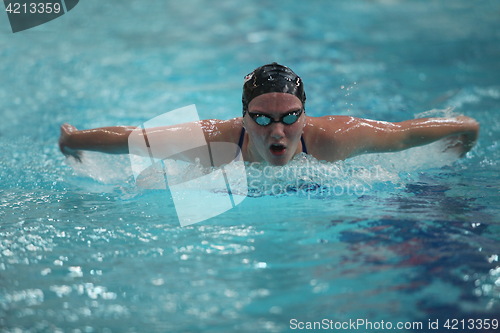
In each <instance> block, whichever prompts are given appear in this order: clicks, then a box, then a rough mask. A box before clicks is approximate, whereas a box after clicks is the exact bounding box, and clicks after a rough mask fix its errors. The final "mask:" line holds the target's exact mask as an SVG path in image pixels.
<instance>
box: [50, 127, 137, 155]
mask: <svg viewBox="0 0 500 333" xmlns="http://www.w3.org/2000/svg"><path fill="white" fill-rule="evenodd" d="M134 129H135V127H131V126H114V127H101V128H94V129H88V130H81V131H79V130H77V129H76V127H74V126H72V125H70V124H63V125H61V135H60V137H59V148H60V149H61V152H62V153H63V154H64V155H66V156H73V157H75V158H76V159H77V160H80V155H81V153H80V151H81V150H91V151H99V152H103V153H108V154H127V153H128V136H129V135H130V133H132V131H133V130H134Z"/></svg>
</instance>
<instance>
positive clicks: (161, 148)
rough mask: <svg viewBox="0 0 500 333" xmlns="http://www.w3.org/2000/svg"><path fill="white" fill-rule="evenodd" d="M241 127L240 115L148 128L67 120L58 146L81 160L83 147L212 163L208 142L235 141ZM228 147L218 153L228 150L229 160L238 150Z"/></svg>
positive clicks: (98, 150) (115, 152)
mask: <svg viewBox="0 0 500 333" xmlns="http://www.w3.org/2000/svg"><path fill="white" fill-rule="evenodd" d="M240 130H241V120H238V118H234V119H231V120H228V121H220V120H215V119H211V120H201V121H197V122H190V123H183V124H179V125H173V126H164V127H154V128H148V129H142V128H140V127H132V126H113V127H101V128H94V129H87V130H77V129H76V128H75V127H74V126H72V125H69V124H64V125H62V126H61V136H60V138H59V148H60V149H61V152H62V153H63V154H64V155H66V156H73V157H75V158H76V159H77V160H78V161H81V151H82V150H91V151H97V152H102V153H108V154H127V153H130V154H135V155H142V156H149V157H154V158H159V159H164V158H174V159H180V160H185V161H195V160H197V159H199V160H201V162H202V163H203V164H207V165H210V159H211V158H210V156H208V155H207V154H209V150H208V146H207V143H209V142H210V143H213V142H226V143H228V142H229V143H231V142H234V141H235V140H237V138H236V137H235V133H236V135H238V134H239V132H240ZM235 147H236V145H235ZM221 150H223V151H224V152H222V151H221ZM225 150H228V148H218V149H217V157H218V158H219V159H223V158H222V157H221V156H219V155H224V156H225V154H226V153H227V154H229V155H228V156H229V157H227V159H228V162H230V161H231V160H232V159H234V156H235V153H236V152H232V151H231V152H225ZM229 150H230V149H229ZM228 162H227V163H228Z"/></svg>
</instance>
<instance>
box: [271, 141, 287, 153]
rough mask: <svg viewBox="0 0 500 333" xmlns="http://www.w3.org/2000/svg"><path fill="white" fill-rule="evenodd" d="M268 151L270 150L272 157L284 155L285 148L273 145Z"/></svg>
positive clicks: (276, 144)
mask: <svg viewBox="0 0 500 333" xmlns="http://www.w3.org/2000/svg"><path fill="white" fill-rule="evenodd" d="M269 150H271V153H272V154H273V155H283V154H284V153H285V150H286V147H285V146H284V145H282V144H279V143H273V144H272V145H271V146H270V147H269Z"/></svg>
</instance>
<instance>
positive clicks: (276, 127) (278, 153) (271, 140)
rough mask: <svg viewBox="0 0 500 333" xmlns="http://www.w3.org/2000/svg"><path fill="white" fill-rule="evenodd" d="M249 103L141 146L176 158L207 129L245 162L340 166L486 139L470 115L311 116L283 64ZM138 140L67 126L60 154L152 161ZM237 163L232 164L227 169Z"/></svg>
mask: <svg viewBox="0 0 500 333" xmlns="http://www.w3.org/2000/svg"><path fill="white" fill-rule="evenodd" d="M242 102H243V113H242V116H241V117H237V118H233V119H230V120H216V119H210V120H201V121H198V122H192V123H184V124H179V125H174V126H165V127H156V128H152V129H148V131H147V137H143V138H142V139H143V140H146V142H148V141H147V139H148V138H149V139H150V141H151V140H152V139H154V140H155V141H154V142H165V145H164V146H165V147H164V148H163V149H164V151H163V152H162V153H163V155H162V156H171V155H172V154H171V152H170V151H169V148H168V147H176V146H179V145H181V144H182V142H184V141H185V140H189V138H190V136H191V135H192V133H194V131H195V130H196V129H199V128H200V127H201V129H202V130H203V133H204V135H205V139H206V141H207V143H209V144H213V143H217V142H229V143H233V144H234V147H236V145H237V146H238V147H239V148H240V150H241V154H242V157H243V159H244V160H245V161H247V162H266V163H268V164H271V165H278V166H279V165H285V164H287V163H288V162H289V161H290V160H291V159H293V157H294V156H296V155H297V154H300V153H306V154H310V155H312V156H313V157H315V158H316V159H318V160H323V161H328V162H335V161H339V160H345V159H348V158H350V157H354V156H356V155H360V154H367V153H381V152H395V151H400V150H404V149H408V148H412V147H416V146H422V145H425V144H429V143H431V142H434V141H437V140H441V139H447V140H449V145H448V148H447V149H451V150H454V151H455V152H456V153H457V155H459V156H464V155H465V153H467V152H468V151H469V150H470V149H471V148H472V147H473V146H474V143H475V141H476V139H477V136H478V132H479V124H478V123H477V121H475V120H474V119H472V118H470V117H466V116H457V117H454V118H421V119H411V120H406V121H402V122H386V121H376V120H369V119H362V118H355V117H350V116H335V115H331V116H322V117H312V116H309V115H308V114H307V113H306V108H305V102H306V94H305V91H304V84H303V82H302V79H301V78H300V77H299V76H298V75H297V74H295V73H294V72H293V71H292V70H291V69H290V68H288V67H286V66H282V65H279V64H277V63H272V64H269V65H264V66H261V67H259V68H257V69H255V70H254V71H253V72H252V73H250V74H248V75H247V76H246V77H245V82H244V85H243V96H242ZM134 130H135V131H134ZM132 133H134V135H137V136H143V135H144V133H145V132H143V131H138V130H136V127H130V126H114V127H102V128H95V129H87V130H77V129H76V128H75V127H74V126H72V125H69V124H63V125H62V126H61V136H60V139H59V147H60V149H61V152H62V153H63V154H64V155H66V156H72V157H74V158H76V159H77V160H78V161H80V160H81V151H82V150H89V151H98V152H103V153H110V154H127V153H133V154H144V155H145V156H147V154H148V152H147V151H145V152H138V151H137V149H134V147H130V148H129V135H131V134H132ZM174 150H175V149H174ZM191 153H192V152H191ZM229 155H230V156H234V155H231V154H229ZM195 156H196V154H194V155H193V154H191V156H190V154H189V153H188V152H187V153H185V154H183V153H178V154H177V155H176V158H179V159H183V160H188V161H194V157H195ZM231 160H232V158H228V160H227V161H225V162H226V163H229V162H231Z"/></svg>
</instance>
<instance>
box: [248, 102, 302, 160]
mask: <svg viewBox="0 0 500 333" xmlns="http://www.w3.org/2000/svg"><path fill="white" fill-rule="evenodd" d="M302 108H303V105H302V102H301V101H300V100H299V99H298V98H297V97H296V96H294V95H291V94H284V93H267V94H263V95H260V96H257V97H256V98H254V99H253V100H252V101H251V102H250V104H249V105H248V112H247V113H246V114H245V116H244V117H243V126H244V127H245V130H246V133H247V137H246V138H245V140H246V141H244V143H243V146H244V152H245V153H246V154H245V153H244V155H246V156H245V160H251V161H257V162H264V161H265V162H267V163H269V164H273V165H285V164H287V163H288V162H289V161H290V160H291V159H292V158H293V156H295V155H296V154H298V153H300V152H301V151H302V144H301V142H300V138H301V136H302V133H303V130H304V127H305V125H306V115H305V114H304V113H302V114H301V116H300V117H299V119H298V120H297V121H296V122H295V123H293V124H291V125H286V124H283V123H281V122H274V123H271V124H270V125H268V126H260V125H258V124H257V123H256V122H255V121H254V120H253V119H252V118H251V117H250V115H249V114H248V113H260V114H265V115H268V116H270V117H271V118H273V119H274V120H279V119H280V118H281V117H282V116H283V115H285V114H287V113H289V112H292V111H299V110H301V109H302Z"/></svg>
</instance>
